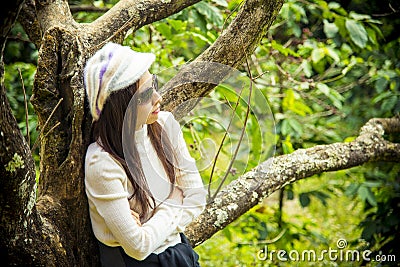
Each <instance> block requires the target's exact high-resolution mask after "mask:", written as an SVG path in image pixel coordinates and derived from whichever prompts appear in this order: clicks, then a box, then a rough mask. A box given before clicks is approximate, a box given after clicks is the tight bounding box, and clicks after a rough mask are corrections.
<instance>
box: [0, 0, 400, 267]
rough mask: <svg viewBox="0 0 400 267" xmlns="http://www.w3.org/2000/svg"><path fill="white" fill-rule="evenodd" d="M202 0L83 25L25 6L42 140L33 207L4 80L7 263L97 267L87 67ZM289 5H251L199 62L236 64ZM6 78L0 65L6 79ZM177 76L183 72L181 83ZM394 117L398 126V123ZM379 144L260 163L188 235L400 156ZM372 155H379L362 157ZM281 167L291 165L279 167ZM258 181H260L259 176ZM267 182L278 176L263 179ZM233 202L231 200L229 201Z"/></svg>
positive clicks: (199, 237)
mask: <svg viewBox="0 0 400 267" xmlns="http://www.w3.org/2000/svg"><path fill="white" fill-rule="evenodd" d="M196 2H198V0H192V1H183V0H176V1H173V0H171V1H158V0H147V1H145V0H143V1H135V0H126V1H119V2H118V4H116V5H115V6H114V7H113V8H111V9H110V10H109V11H108V12H107V13H106V14H104V15H103V16H102V17H100V18H99V19H98V20H96V21H94V22H93V23H89V24H82V25H80V24H77V23H76V22H75V21H74V20H73V18H72V16H71V13H70V10H69V7H68V2H67V0H52V1H40V0H36V1H34V0H26V2H25V4H24V6H23V10H22V12H21V15H20V17H19V21H20V22H21V24H22V25H23V26H24V28H25V31H26V32H27V33H28V35H29V38H30V39H31V41H32V42H33V43H34V44H35V45H36V47H37V48H38V49H39V59H38V65H37V72H36V75H35V81H34V89H33V96H32V104H33V105H34V108H35V112H36V114H37V115H38V125H39V130H40V131H43V133H44V134H43V135H42V136H41V139H40V177H39V184H38V196H37V201H36V204H35V203H34V196H35V172H34V165H33V160H32V156H31V154H30V150H29V147H28V146H27V144H26V142H25V140H24V138H23V136H22V135H21V133H20V132H19V130H18V125H17V123H16V121H15V119H14V118H13V116H12V113H11V110H10V107H9V105H8V102H7V99H6V96H5V89H4V86H3V84H2V86H1V92H0V97H1V103H2V105H1V107H0V112H1V113H0V119H1V121H0V124H1V135H0V147H1V151H0V153H1V166H0V174H1V179H2V180H1V183H2V184H1V186H2V187H1V188H0V190H1V196H0V201H2V202H1V206H0V214H1V225H0V231H1V234H2V240H1V242H2V243H1V249H2V251H4V250H3V248H6V249H7V250H6V251H5V252H4V253H5V254H6V255H7V256H6V257H7V258H8V260H9V261H10V262H9V263H10V265H22V264H21V263H22V262H25V265H26V263H28V265H29V264H31V265H37V266H97V265H98V263H99V262H98V257H97V255H98V253H97V247H96V242H95V241H94V237H93V234H92V231H91V229H90V219H89V214H88V205H87V199H86V196H85V192H84V170H83V166H84V156H85V151H86V147H87V146H88V144H89V132H90V122H91V118H90V113H89V112H88V107H87V104H86V98H85V91H84V88H83V79H82V77H83V75H82V74H83V73H82V72H83V67H84V64H85V62H86V60H87V58H88V57H89V56H90V55H92V54H93V53H94V52H96V51H97V50H98V49H99V48H101V46H102V45H103V44H105V43H106V42H107V41H115V42H121V41H122V38H123V37H124V36H125V33H126V32H127V30H128V29H133V30H136V29H138V28H140V27H142V26H143V25H146V24H149V23H152V22H154V21H157V20H160V19H162V18H165V17H168V16H170V15H172V14H174V13H177V12H179V11H180V10H182V9H183V8H185V7H187V6H190V5H192V4H194V3H196ZM17 3H20V1H17ZM282 4H283V0H279V1H275V0H248V1H245V2H244V3H243V5H242V7H241V10H240V12H239V13H238V15H237V17H236V18H235V20H234V21H233V22H232V24H231V25H230V26H229V27H228V28H227V29H226V30H225V31H224V32H223V33H222V34H221V36H220V37H219V38H218V39H217V41H216V42H215V43H214V44H213V45H212V46H211V47H210V48H209V49H207V50H206V51H205V52H204V53H203V54H202V55H200V56H199V57H198V59H197V60H196V61H197V62H201V61H213V62H219V63H222V64H226V65H229V66H230V67H233V68H235V67H238V66H239V65H240V64H242V63H243V61H244V60H245V58H246V57H247V56H248V55H250V54H252V53H253V51H254V49H255V48H256V47H257V45H258V44H259V41H260V39H261V38H262V37H263V35H264V34H265V32H266V31H267V30H268V28H269V26H270V25H271V24H272V23H273V21H274V20H275V17H276V15H277V14H278V12H279V10H280V8H281V6H282ZM16 5H17V4H16ZM14 10H18V8H17V7H15V8H14ZM9 18H12V20H11V21H13V20H14V19H15V16H11V15H10V16H9V17H8V16H7V18H6V19H4V21H6V20H7V19H9ZM10 25H11V24H10ZM10 25H9V27H10V28H11V26H10ZM3 32H5V31H4V30H3ZM2 38H3V39H4V35H3V36H2ZM2 47H4V44H3V45H2ZM192 67H193V66H192ZM193 68H194V67H193ZM3 72H4V71H3V68H1V73H0V75H1V77H3ZM179 78H180V76H179V75H178V77H177V78H176V79H179ZM211 90H212V87H206V86H205V85H202V86H201V85H188V86H187V87H183V88H180V89H179V90H178V89H176V90H171V91H168V92H167V93H166V94H165V95H164V99H165V102H164V103H165V104H164V106H165V108H166V109H168V110H173V109H174V107H176V106H178V105H179V104H181V103H183V102H185V101H186V100H188V99H191V98H195V97H199V96H206V95H207V94H208V93H209V92H210V91H211ZM182 92H184V94H183V93H182ZM189 108H190V107H189ZM187 111H188V110H186V111H185V112H187ZM393 121H394V123H395V124H396V123H398V119H393ZM391 123H392V121H391V122H390V123H388V125H391ZM378 128H379V127H378ZM360 136H361V135H360ZM371 140H372V139H368V142H370V141H371ZM373 141H374V142H373V145H372V148H371V147H370V146H368V142H364V143H363V142H362V141H361V140H360V141H359V142H358V141H357V142H356V143H353V146H349V145H348V144H338V145H337V147H335V146H334V145H331V146H327V147H316V148H314V149H310V150H306V151H303V150H302V151H299V152H296V153H293V154H291V155H288V156H282V157H283V158H282V157H280V158H278V159H272V160H271V161H270V162H271V164H272V166H274V168H273V171H272V172H271V173H269V172H268V174H267V173H265V170H264V166H265V165H266V164H269V162H268V163H263V164H261V165H260V166H259V167H258V168H256V169H255V170H254V171H252V172H250V173H248V174H245V175H244V176H243V177H241V178H240V179H238V181H237V182H234V183H235V184H234V185H231V186H229V187H227V189H226V190H224V191H223V192H221V193H220V195H219V196H218V199H219V200H218V201H214V202H213V203H210V204H209V205H208V206H207V210H206V211H205V213H204V214H203V215H201V216H200V217H199V219H198V220H197V221H196V222H194V223H192V225H191V226H190V227H189V228H188V229H187V234H188V236H189V237H190V239H191V240H192V241H193V243H194V244H196V245H197V244H199V243H201V242H203V241H204V240H205V239H207V238H209V237H210V236H212V235H213V234H214V233H215V232H216V231H218V230H219V229H222V228H223V227H225V226H226V225H227V224H228V223H229V222H231V221H232V220H234V219H236V218H237V217H238V216H240V215H241V214H243V213H244V212H245V211H246V210H248V209H249V208H250V207H251V206H252V205H255V204H256V203H257V202H258V201H260V199H261V198H262V197H265V196H267V195H269V194H270V193H272V192H273V191H275V190H277V189H278V188H281V187H282V186H284V185H285V184H286V183H288V182H293V181H295V180H297V179H300V178H304V177H307V175H308V176H310V175H312V174H315V173H321V172H323V171H329V170H334V169H335V168H336V169H340V168H348V167H351V166H355V165H357V164H361V163H363V162H366V161H369V160H379V159H389V158H391V157H393V156H398V155H397V154H396V153H395V152H396V150H395V149H398V147H396V145H397V144H389V143H385V142H386V141H384V140H383V139H382V138H378V139H373ZM362 144H364V145H362ZM334 148H335V149H334ZM336 148H337V149H336ZM366 149H367V150H368V151H370V153H372V154H371V156H369V157H365V156H364V157H362V153H363V152H364V150H366ZM338 151H341V152H346V151H348V152H349V153H351V154H350V155H351V156H357V155H358V156H360V157H361V158H362V159H361V160H358V161H354V162H353V163H349V162H343V161H339V160H338V158H337V155H338V154H337V153H338ZM393 151H394V152H393ZM397 152H398V150H397ZM388 153H389V154H390V153H391V154H390V155H389V154H388ZM14 155H16V156H14ZM388 155H389V156H390V157H389V156H388ZM314 160H316V161H317V163H318V162H319V163H320V164H317V163H314V162H313V161H314ZM22 161H23V165H22V164H21V162H22ZM282 161H283V162H285V164H283V165H279V164H278V162H282ZM325 162H326V163H325ZM335 164H336V165H335ZM5 166H7V167H5ZM22 166H24V167H22ZM296 166H297V167H296ZM13 168H14V169H13ZM295 168H298V169H295ZM11 170H13V171H11ZM270 170H272V169H271V168H270ZM257 177H259V178H260V179H255V178H257ZM266 177H274V178H273V179H272V178H271V179H264V178H266ZM261 178H262V179H261ZM249 181H255V182H256V185H257V187H256V188H255V191H253V193H252V194H250V195H246V196H245V195H244V194H246V193H248V192H249V190H250V189H252V188H251V187H249V186H251V185H252V183H249ZM260 181H262V182H260ZM264 181H266V182H264ZM248 187H249V188H248ZM238 189H239V191H238ZM229 192H231V193H229ZM255 194H257V195H255ZM231 195H232V199H229V197H230V196H231ZM227 201H233V202H229V205H227V204H228V202H227ZM246 202H248V203H246ZM235 205H236V206H235Z"/></svg>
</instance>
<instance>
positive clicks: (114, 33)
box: [81, 0, 200, 52]
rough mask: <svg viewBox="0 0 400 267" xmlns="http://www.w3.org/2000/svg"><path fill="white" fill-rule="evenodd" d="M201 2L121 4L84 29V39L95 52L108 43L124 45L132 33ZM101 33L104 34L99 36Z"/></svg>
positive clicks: (145, 0) (138, 0)
mask: <svg viewBox="0 0 400 267" xmlns="http://www.w3.org/2000/svg"><path fill="white" fill-rule="evenodd" d="M199 1H200V0H170V1H159V0H126V1H119V2H118V3H117V4H116V5H115V6H113V7H112V8H111V9H110V10H109V11H107V12H106V13H105V14H104V15H102V16H101V17H99V18H98V19H97V20H95V21H94V22H92V23H90V24H86V25H81V26H82V27H83V28H82V32H83V33H85V37H83V39H87V40H90V43H91V44H96V46H95V47H92V48H91V50H93V51H92V52H95V51H96V50H98V49H99V48H100V47H101V46H102V45H103V44H104V43H105V42H107V41H116V42H122V40H123V38H124V36H125V34H126V33H127V31H128V30H130V29H132V30H133V31H136V30H137V29H139V28H141V27H143V26H144V25H147V24H150V23H152V22H155V21H158V20H161V19H163V18H166V17H169V16H171V15H173V14H175V13H178V12H179V11H181V10H182V9H184V8H186V7H188V6H191V5H193V4H195V3H197V2H199ZM99 29H102V32H101V33H99Z"/></svg>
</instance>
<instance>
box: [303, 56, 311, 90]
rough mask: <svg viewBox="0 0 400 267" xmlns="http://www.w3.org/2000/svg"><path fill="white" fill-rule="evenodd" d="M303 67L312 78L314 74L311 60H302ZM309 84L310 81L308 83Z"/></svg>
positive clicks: (305, 72) (307, 75) (308, 76)
mask: <svg viewBox="0 0 400 267" xmlns="http://www.w3.org/2000/svg"><path fill="white" fill-rule="evenodd" d="M301 67H302V68H303V71H304V74H305V75H306V77H307V78H310V77H311V76H312V74H313V72H312V66H311V64H310V62H308V60H305V59H304V60H303V62H301ZM306 84H307V85H308V83H306Z"/></svg>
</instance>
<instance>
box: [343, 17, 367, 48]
mask: <svg viewBox="0 0 400 267" xmlns="http://www.w3.org/2000/svg"><path fill="white" fill-rule="evenodd" d="M346 29H347V31H348V32H349V34H350V38H351V40H352V41H353V42H354V44H355V45H357V46H358V47H360V48H364V47H365V46H366V44H367V41H368V33H367V31H366V30H365V28H364V26H363V25H362V24H361V23H360V22H358V21H355V20H352V19H346Z"/></svg>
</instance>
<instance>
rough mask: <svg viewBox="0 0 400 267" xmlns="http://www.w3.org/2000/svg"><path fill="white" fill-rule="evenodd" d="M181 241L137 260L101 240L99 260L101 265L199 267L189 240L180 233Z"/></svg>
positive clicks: (196, 255)
mask: <svg viewBox="0 0 400 267" xmlns="http://www.w3.org/2000/svg"><path fill="white" fill-rule="evenodd" d="M180 236H181V241H182V243H178V244H176V245H174V246H172V247H168V248H167V249H166V250H165V251H163V252H161V253H160V254H155V253H151V254H150V255H149V256H148V257H147V258H146V259H144V260H142V261H139V260H137V259H134V258H132V257H130V256H128V255H127V254H126V253H125V251H124V250H123V249H122V247H109V246H106V245H104V244H103V243H101V242H98V243H99V247H100V261H101V266H102V267H142V266H146V267H200V264H199V262H198V260H199V255H198V254H197V253H196V252H195V251H194V250H193V248H192V246H191V245H190V243H189V240H188V239H187V238H186V236H185V235H184V234H183V233H180Z"/></svg>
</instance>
